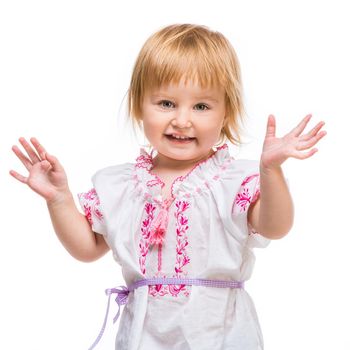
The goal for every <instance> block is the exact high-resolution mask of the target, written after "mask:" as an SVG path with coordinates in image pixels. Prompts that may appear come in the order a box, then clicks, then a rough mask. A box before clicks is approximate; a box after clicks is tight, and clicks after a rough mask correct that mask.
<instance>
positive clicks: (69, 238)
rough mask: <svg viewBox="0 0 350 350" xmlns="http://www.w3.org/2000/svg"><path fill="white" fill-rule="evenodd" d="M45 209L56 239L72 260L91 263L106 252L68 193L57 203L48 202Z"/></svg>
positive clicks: (100, 238)
mask: <svg viewBox="0 0 350 350" xmlns="http://www.w3.org/2000/svg"><path fill="white" fill-rule="evenodd" d="M47 207H48V209H49V213H50V217H51V221H52V225H53V228H54V230H55V232H56V234H57V237H58V238H59V240H60V241H61V243H62V244H63V246H64V247H65V248H66V249H67V251H68V252H69V253H70V254H71V255H72V256H73V257H74V258H76V259H78V260H80V261H85V262H91V261H94V260H97V259H98V258H100V257H102V256H103V255H104V254H106V253H107V252H108V250H109V247H108V245H107V244H106V241H105V240H104V238H103V236H102V235H100V234H98V233H95V232H93V231H92V229H91V226H90V224H89V222H88V221H87V220H86V217H85V215H83V214H81V213H80V212H79V211H78V209H77V207H76V205H75V203H74V199H73V196H72V194H71V193H70V192H69V193H67V195H65V196H64V197H63V198H61V199H60V200H58V201H54V202H49V201H48V202H47Z"/></svg>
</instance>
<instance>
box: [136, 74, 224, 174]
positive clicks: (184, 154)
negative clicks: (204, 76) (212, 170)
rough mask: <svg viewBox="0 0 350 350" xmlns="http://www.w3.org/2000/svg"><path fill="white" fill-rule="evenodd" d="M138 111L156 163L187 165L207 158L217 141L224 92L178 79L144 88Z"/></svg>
mask: <svg viewBox="0 0 350 350" xmlns="http://www.w3.org/2000/svg"><path fill="white" fill-rule="evenodd" d="M142 113H143V114H142V120H143V128H144V132H145V135H146V137H147V139H148V140H149V142H150V143H151V145H152V146H153V147H154V148H155V149H156V150H157V152H158V155H157V157H156V161H157V164H158V165H160V164H161V163H162V164H163V165H168V166H178V167H179V168H180V167H182V166H190V165H192V164H193V163H196V162H198V161H199V160H202V159H205V158H207V157H208V156H209V155H210V154H211V153H212V147H213V146H214V145H215V144H216V143H217V141H218V140H219V137H220V131H221V129H222V127H223V123H224V117H225V92H224V90H223V88H211V89H202V88H200V86H199V85H198V84H197V83H194V82H193V81H188V82H187V83H186V85H185V84H184V81H183V80H181V81H180V83H179V84H178V85H174V84H169V85H167V86H163V87H161V88H160V89H157V90H154V91H147V93H146V94H145V97H144V100H143V104H142ZM176 137H185V139H182V140H181V139H178V138H176ZM179 161H181V162H179Z"/></svg>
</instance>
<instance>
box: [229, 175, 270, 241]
mask: <svg viewBox="0 0 350 350" xmlns="http://www.w3.org/2000/svg"><path fill="white" fill-rule="evenodd" d="M259 197H260V174H259V172H258V171H257V172H253V173H251V174H249V175H248V176H246V177H245V178H244V179H243V181H242V183H241V185H240V187H239V190H238V192H237V194H236V197H235V199H234V203H233V209H232V213H233V217H235V216H242V215H243V216H244V220H245V225H246V229H247V233H248V241H247V244H248V247H250V248H265V247H267V246H268V244H269V243H270V242H271V240H270V239H268V238H266V237H264V236H262V235H261V234H260V233H259V232H257V231H256V230H255V229H254V228H253V227H252V226H251V225H249V223H248V209H249V207H250V205H252V204H253V203H254V202H256V201H257V200H258V198H259Z"/></svg>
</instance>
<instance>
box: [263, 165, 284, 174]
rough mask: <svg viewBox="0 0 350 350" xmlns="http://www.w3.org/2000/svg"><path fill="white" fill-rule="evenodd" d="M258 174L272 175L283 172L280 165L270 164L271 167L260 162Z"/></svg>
mask: <svg viewBox="0 0 350 350" xmlns="http://www.w3.org/2000/svg"><path fill="white" fill-rule="evenodd" d="M259 168H260V175H274V174H283V171H282V166H281V165H277V166H272V167H266V166H264V165H263V164H262V162H260V166H259Z"/></svg>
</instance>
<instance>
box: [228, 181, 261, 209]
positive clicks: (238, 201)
mask: <svg viewBox="0 0 350 350" xmlns="http://www.w3.org/2000/svg"><path fill="white" fill-rule="evenodd" d="M255 178H258V179H257V181H258V182H257V184H256V188H255V193H254V195H253V196H252V195H251V193H250V191H249V188H248V187H244V186H246V185H247V184H248V183H249V182H251V181H252V180H253V179H255ZM259 195H260V189H259V174H253V175H250V176H247V177H246V178H245V179H244V181H243V182H242V185H241V191H240V192H239V193H237V195H236V198H235V201H234V206H235V205H237V206H239V207H240V211H241V212H242V211H246V210H247V208H248V207H249V204H250V203H254V202H255V201H256V200H257V199H258V197H259Z"/></svg>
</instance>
